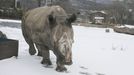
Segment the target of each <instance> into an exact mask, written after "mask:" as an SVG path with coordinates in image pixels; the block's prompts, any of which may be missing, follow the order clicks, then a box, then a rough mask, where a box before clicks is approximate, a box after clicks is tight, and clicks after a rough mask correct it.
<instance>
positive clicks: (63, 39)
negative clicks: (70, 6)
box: [21, 6, 76, 72]
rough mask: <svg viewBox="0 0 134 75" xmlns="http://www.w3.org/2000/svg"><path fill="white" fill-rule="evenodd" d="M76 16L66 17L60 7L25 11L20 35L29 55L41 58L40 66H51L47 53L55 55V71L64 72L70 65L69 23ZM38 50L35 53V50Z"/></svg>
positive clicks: (71, 34) (70, 26) (71, 40)
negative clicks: (36, 54)
mask: <svg viewBox="0 0 134 75" xmlns="http://www.w3.org/2000/svg"><path fill="white" fill-rule="evenodd" d="M75 20H76V14H72V15H70V16H68V15H67V13H66V12H65V10H64V9H63V8H62V7H60V6H44V7H38V8H35V9H32V10H29V11H27V12H26V13H25V14H24V15H23V18H22V25H21V27H22V33H23V36H24V38H25V41H26V42H27V44H28V45H29V53H30V54H31V55H34V54H35V53H36V52H37V53H38V55H39V56H42V57H43V60H42V61H41V63H42V64H46V65H52V63H51V60H50V54H49V51H50V50H52V51H53V53H54V54H55V55H56V57H57V60H56V64H57V67H56V71H60V72H62V71H66V70H67V69H66V67H65V65H71V64H72V51H71V48H72V44H73V42H74V39H73V37H74V32H73V28H72V25H71V23H72V22H74V21H75ZM35 46H36V48H37V49H38V50H37V51H36V49H35Z"/></svg>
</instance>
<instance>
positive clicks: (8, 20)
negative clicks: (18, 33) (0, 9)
mask: <svg viewBox="0 0 134 75" xmlns="http://www.w3.org/2000/svg"><path fill="white" fill-rule="evenodd" d="M0 22H15V23H21V21H20V20H10V19H0Z"/></svg>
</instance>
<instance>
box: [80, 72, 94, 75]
mask: <svg viewBox="0 0 134 75" xmlns="http://www.w3.org/2000/svg"><path fill="white" fill-rule="evenodd" d="M79 73H80V74H82V75H91V74H90V73H88V72H79Z"/></svg>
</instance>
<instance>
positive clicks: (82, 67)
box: [80, 66, 88, 70]
mask: <svg viewBox="0 0 134 75" xmlns="http://www.w3.org/2000/svg"><path fill="white" fill-rule="evenodd" d="M80 68H81V69H84V70H87V69H88V68H86V67H84V66H80Z"/></svg>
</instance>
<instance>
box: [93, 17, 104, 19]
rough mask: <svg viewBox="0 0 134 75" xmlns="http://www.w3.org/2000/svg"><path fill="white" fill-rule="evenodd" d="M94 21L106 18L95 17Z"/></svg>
mask: <svg viewBox="0 0 134 75" xmlns="http://www.w3.org/2000/svg"><path fill="white" fill-rule="evenodd" d="M94 19H104V17H94Z"/></svg>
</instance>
